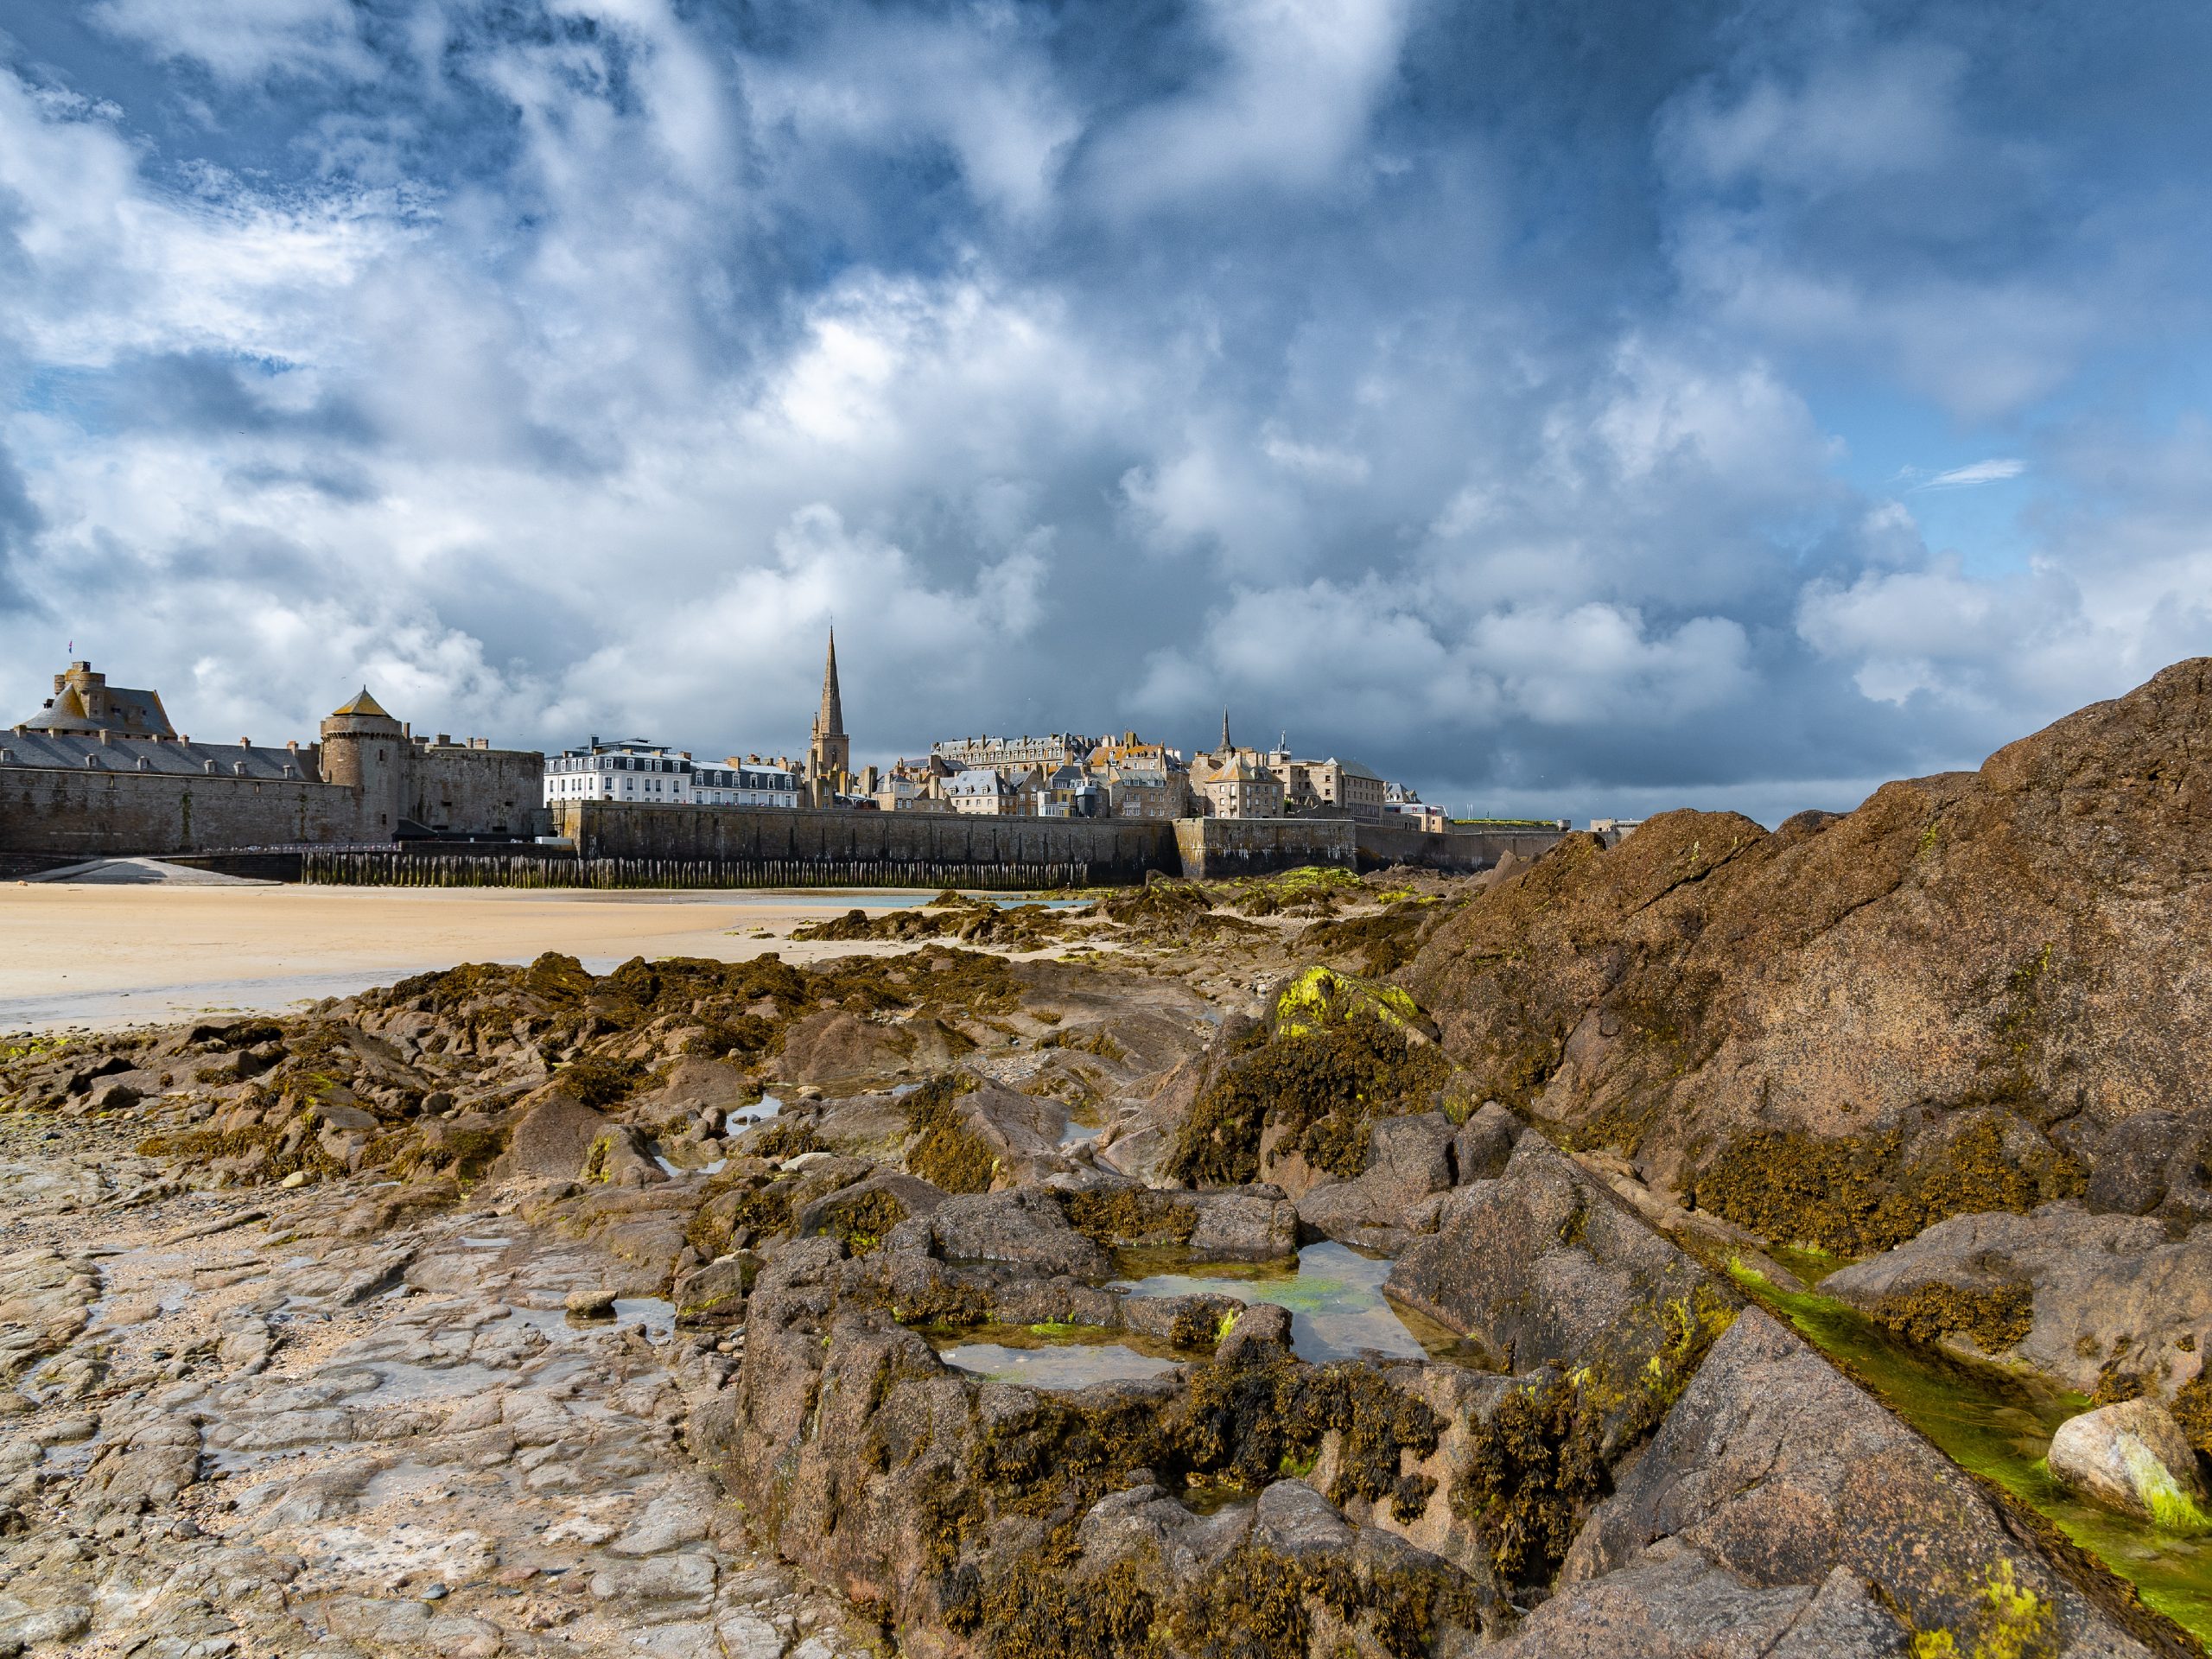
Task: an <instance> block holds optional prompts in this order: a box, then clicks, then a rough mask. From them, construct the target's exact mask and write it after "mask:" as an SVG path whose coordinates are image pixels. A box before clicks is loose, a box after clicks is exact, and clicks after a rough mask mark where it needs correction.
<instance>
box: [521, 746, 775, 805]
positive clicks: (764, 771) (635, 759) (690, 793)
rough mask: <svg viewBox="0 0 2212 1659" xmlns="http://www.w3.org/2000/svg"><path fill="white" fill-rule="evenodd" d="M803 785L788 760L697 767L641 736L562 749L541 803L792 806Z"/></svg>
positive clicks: (681, 753)
mask: <svg viewBox="0 0 2212 1659" xmlns="http://www.w3.org/2000/svg"><path fill="white" fill-rule="evenodd" d="M802 787H803V785H802V784H801V781H800V779H799V776H798V772H797V770H796V769H795V768H794V767H792V766H791V764H790V763H789V762H788V761H777V762H763V761H761V760H760V759H759V758H758V757H757V756H756V757H753V758H751V759H748V760H738V759H736V758H735V757H734V756H733V757H732V758H731V759H729V760H727V761H725V762H724V763H723V764H721V765H720V766H714V765H702V764H700V763H699V762H697V761H695V760H693V759H692V758H691V752H690V750H689V749H671V748H669V747H665V746H664V745H662V744H658V743H651V742H647V741H645V739H644V738H640V737H633V738H626V739H623V740H621V741H619V742H613V743H602V742H601V741H599V739H598V738H596V737H594V738H593V739H592V740H591V741H590V742H589V743H588V744H586V745H585V746H584V747H582V748H575V749H563V751H562V752H561V753H559V754H557V755H556V756H555V757H554V758H553V759H552V760H551V761H550V762H549V763H548V764H547V766H546V768H545V804H546V805H548V806H558V805H560V804H563V803H564V802H568V801H642V802H645V803H647V804H652V805H659V806H771V807H796V806H797V805H798V803H799V793H800V791H801V789H802Z"/></svg>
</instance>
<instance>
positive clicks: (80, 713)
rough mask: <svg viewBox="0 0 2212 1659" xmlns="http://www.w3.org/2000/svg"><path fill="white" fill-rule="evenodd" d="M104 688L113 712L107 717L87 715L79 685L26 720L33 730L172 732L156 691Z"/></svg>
mask: <svg viewBox="0 0 2212 1659" xmlns="http://www.w3.org/2000/svg"><path fill="white" fill-rule="evenodd" d="M101 690H105V692H106V693H107V701H108V707H109V709H110V710H111V713H110V714H109V715H108V716H107V718H106V719H105V720H94V719H92V717H91V716H90V715H87V714H86V712H85V702H84V699H83V698H82V697H81V696H79V695H78V693H77V688H76V687H74V686H64V687H63V688H62V689H61V691H60V695H59V696H55V697H54V698H53V699H52V701H50V702H48V704H47V706H46V707H45V708H43V709H40V710H39V711H38V713H36V714H35V715H32V716H31V717H30V718H29V720H27V721H24V722H23V723H24V724H25V725H26V726H29V728H31V729H32V730H33V731H52V730H56V729H59V730H60V731H64V732H68V731H79V732H81V731H86V730H92V731H99V729H101V728H103V727H105V728H106V729H107V730H109V731H111V732H114V733H117V734H125V733H128V734H132V735H134V736H146V735H149V734H153V733H156V732H158V733H160V734H162V736H164V737H166V736H168V735H169V734H170V733H171V730H172V728H171V727H170V725H169V717H168V714H167V713H166V712H165V711H164V710H163V709H162V700H161V698H160V696H157V695H156V693H154V692H151V691H134V690H130V689H129V688H127V687H124V686H120V685H110V686H104V687H102V688H101Z"/></svg>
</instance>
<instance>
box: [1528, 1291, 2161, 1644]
mask: <svg viewBox="0 0 2212 1659" xmlns="http://www.w3.org/2000/svg"><path fill="white" fill-rule="evenodd" d="M1617 1483H1618V1490H1617V1491H1615V1493H1614V1495H1613V1496H1612V1497H1610V1498H1608V1499H1606V1500H1605V1503H1602V1504H1600V1505H1599V1508H1598V1509H1597V1510H1596V1511H1595V1513H1593V1514H1592V1516H1591V1517H1590V1520H1589V1522H1588V1523H1587V1524H1586V1526H1585V1527H1584V1528H1583V1529H1582V1531H1581V1533H1580V1535H1579V1536H1578V1537H1577V1538H1576V1539H1575V1541H1574V1545H1573V1548H1572V1549H1571V1550H1570V1551H1569V1552H1568V1554H1567V1562H1566V1566H1565V1568H1564V1570H1563V1573H1562V1577H1563V1579H1564V1580H1565V1581H1566V1583H1567V1584H1568V1585H1580V1584H1583V1583H1587V1582H1592V1581H1595V1582H1598V1583H1602V1582H1604V1581H1605V1579H1606V1578H1607V1577H1608V1576H1609V1575H1611V1574H1612V1573H1618V1572H1620V1571H1621V1570H1623V1569H1624V1568H1628V1567H1633V1566H1634V1565H1636V1564H1637V1562H1638V1561H1640V1560H1644V1559H1646V1552H1647V1551H1649V1549H1650V1548H1651V1547H1652V1546H1653V1545H1655V1544H1659V1543H1662V1541H1669V1540H1671V1541H1675V1542H1676V1543H1677V1544H1678V1545H1679V1546H1681V1547H1683V1548H1688V1549H1691V1550H1694V1551H1695V1552H1697V1554H1699V1556H1700V1557H1701V1558H1702V1559H1703V1560H1706V1561H1708V1562H1710V1563H1712V1565H1713V1567H1718V1568H1720V1569H1723V1570H1725V1571H1726V1572H1728V1573H1732V1574H1734V1575H1735V1576H1736V1577H1737V1578H1738V1580H1742V1581H1743V1582H1744V1583H1745V1584H1746V1585H1749V1586H1758V1587H1771V1586H1784V1585H1798V1586H1803V1585H1815V1584H1821V1583H1822V1582H1824V1581H1825V1580H1827V1577H1828V1576H1829V1574H1831V1573H1833V1572H1834V1570H1835V1569H1836V1568H1838V1567H1843V1568H1845V1569H1847V1571H1848V1572H1849V1573H1851V1574H1852V1575H1853V1577H1855V1578H1857V1579H1859V1580H1864V1581H1866V1582H1867V1583H1870V1584H1872V1586H1874V1592H1875V1594H1876V1597H1877V1598H1878V1599H1879V1601H1880V1602H1881V1603H1882V1605H1885V1606H1886V1607H1888V1608H1890V1609H1891V1610H1892V1611H1894V1612H1895V1613H1896V1614H1897V1617H1898V1618H1901V1619H1902V1620H1904V1622H1905V1623H1906V1624H1908V1625H1909V1626H1910V1629H1911V1630H1912V1631H1913V1632H1915V1633H1916V1635H1919V1636H1921V1637H1922V1638H1923V1642H1925V1643H1929V1645H1928V1648H1927V1650H1928V1651H1930V1652H1934V1651H1937V1650H1938V1649H1936V1647H1935V1646H1934V1645H1933V1643H1934V1642H1935V1640H1936V1636H1937V1633H1939V1632H1942V1633H1948V1636H1949V1637H1950V1638H1951V1640H1952V1643H1953V1645H1952V1647H1950V1648H1948V1649H1942V1651H1954V1652H1956V1653H1959V1654H1970V1653H1975V1652H1981V1653H2003V1652H2017V1653H2031V1652H2037V1653H2050V1654H2052V1655H2081V1656H2088V1655H2090V1654H2098V1655H2122V1654H2127V1655H2134V1654H2146V1653H2148V1652H2150V1651H2152V1649H2149V1648H2146V1647H2145V1646H2144V1645H2143V1644H2142V1643H2140V1642H2139V1641H2138V1640H2137V1639H2135V1637H2133V1636H2132V1635H2131V1634H2130V1633H2129V1631H2128V1630H2126V1629H2125V1628H2124V1627H2123V1625H2122V1624H2121V1623H2120V1619H2121V1618H2126V1617H2130V1615H2127V1614H2126V1612H2125V1611H2124V1610H2122V1609H2121V1608H2120V1605H2119V1603H2118V1599H2117V1597H2114V1598H2113V1602H2112V1605H2109V1606H2107V1605H2101V1604H2100V1601H2099V1600H2096V1599H2092V1596H2091V1595H2090V1594H2089V1593H2088V1590H2087V1589H2085V1586H2088V1587H2089V1588H2096V1587H2097V1586H2096V1585H2095V1581H2094V1580H2088V1579H2086V1578H2085V1579H2084V1580H2082V1581H2081V1582H2077V1581H2076V1580H2075V1578H2074V1577H2072V1576H2070V1575H2069V1572H2068V1571H2067V1570H2063V1569H2062V1567H2060V1565H2059V1564H2058V1563H2057V1561H2056V1560H2055V1559H2054V1558H2053V1557H2051V1556H2050V1555H2048V1554H2045V1553H2044V1550H2043V1549H2042V1548H2039V1547H2038V1546H2037V1544H2036V1543H2034V1542H2033V1541H2032V1540H2033V1539H2034V1538H2035V1536H2036V1532H2035V1530H2034V1529H2033V1528H2032V1527H2031V1526H2029V1525H2027V1524H2025V1523H2024V1522H2023V1521H2022V1520H2021V1519H2019V1518H2018V1517H2017V1516H2014V1515H2012V1514H2011V1513H2010V1512H2009V1511H2007V1510H2004V1509H2001V1508H2000V1507H1999V1505H2000V1503H2001V1502H2002V1500H2000V1499H1999V1498H1998V1497H1995V1496H1993V1492H1992V1490H1991V1489H1988V1488H1985V1487H1983V1486H1982V1485H1980V1484H1978V1483H1977V1482H1975V1481H1974V1479H1973V1478H1972V1477H1970V1476H1968V1475H1967V1474H1966V1473H1964V1472H1963V1471H1961V1470H1960V1469H1959V1468H1958V1467H1957V1466H1956V1465H1954V1464H1953V1463H1952V1462H1951V1461H1950V1460H1949V1459H1947V1458H1945V1457H1944V1456H1943V1455H1942V1453H1941V1452H1937V1451H1936V1449H1935V1448H1934V1447H1933V1446H1929V1444H1928V1442H1927V1441H1925V1440H1922V1439H1921V1438H1920V1437H1919V1436H1918V1435H1917V1434H1916V1433H1913V1432H1912V1431H1911V1430H1910V1429H1909V1428H1907V1427H1905V1426H1904V1424H1902V1423H1900V1422H1899V1421H1897V1419H1896V1418H1894V1417H1892V1416H1891V1415H1890V1414H1889V1413H1888V1412H1886V1411H1885V1410H1884V1409H1883V1408H1881V1407H1880V1406H1879V1405H1878V1404H1876V1403H1875V1402H1874V1401H1873V1400H1872V1398H1870V1397H1869V1396H1868V1395H1866V1394H1865V1393H1863V1392H1862V1391H1861V1390H1860V1389H1858V1388H1857V1387H1855V1386H1854V1385H1853V1384H1852V1383H1849V1382H1847V1381H1846V1380H1845V1379H1844V1378H1843V1377H1842V1376H1840V1375H1839V1374H1838V1373H1837V1372H1836V1370H1834V1368H1833V1367H1832V1366H1830V1365H1829V1364H1828V1363H1827V1362H1826V1361H1825V1360H1823V1359H1821V1357H1819V1356H1818V1355H1816V1354H1815V1353H1814V1352H1813V1351H1812V1350H1810V1349H1809V1348H1808V1347H1807V1346H1806V1345H1805V1344H1803V1343H1802V1342H1801V1341H1800V1340H1798V1338H1796V1337H1795V1336H1794V1335H1792V1334H1790V1333H1789V1332H1787V1331H1785V1330H1783V1327H1782V1326H1780V1325H1777V1323H1776V1322H1775V1321H1774V1320H1773V1319H1770V1318H1769V1317H1768V1316H1767V1315H1766V1314H1765V1313H1764V1312H1762V1311H1760V1310H1758V1309H1756V1308H1753V1309H1751V1310H1748V1311H1746V1312H1745V1313H1744V1315H1743V1316H1742V1317H1741V1318H1740V1319H1738V1320H1737V1321H1736V1323H1735V1325H1733V1326H1732V1328H1731V1329H1730V1330H1729V1332H1727V1334H1726V1335H1725V1336H1723V1337H1722V1338H1720V1339H1719V1341H1718V1342H1717V1343H1715V1344H1713V1351H1712V1352H1711V1354H1710V1355H1708V1356H1707V1359H1706V1362H1705V1363H1704V1365H1703V1366H1702V1367H1701V1368H1700V1370H1699V1371H1698V1374H1697V1376H1695V1377H1694V1378H1693V1379H1692V1381H1691V1382H1690V1384H1689V1386H1688V1389H1685V1390H1684V1391H1683V1393H1682V1395H1681V1399H1680V1400H1679V1401H1677V1402H1675V1406H1674V1408H1673V1409H1672V1410H1671V1411H1670V1412H1669V1413H1668V1414H1667V1418H1666V1421H1664V1422H1663V1423H1662V1425H1661V1426H1660V1427H1659V1430H1658V1433H1656V1435H1654V1436H1653V1438H1652V1440H1651V1443H1650V1444H1649V1446H1646V1447H1645V1448H1644V1450H1643V1452H1642V1453H1641V1454H1640V1455H1639V1456H1637V1458H1636V1459H1634V1460H1633V1461H1631V1462H1630V1463H1629V1464H1627V1465H1624V1467H1623V1468H1622V1469H1621V1470H1620V1471H1618V1476H1617ZM2101 1593H2105V1592H2101ZM2160 1639H2161V1643H2162V1645H2163V1640H2164V1639H2163V1638H2160ZM2008 1644H2009V1645H2008Z"/></svg>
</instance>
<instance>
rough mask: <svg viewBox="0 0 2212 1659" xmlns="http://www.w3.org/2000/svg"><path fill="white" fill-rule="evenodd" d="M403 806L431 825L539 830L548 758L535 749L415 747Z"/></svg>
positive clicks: (500, 831) (544, 819) (524, 832)
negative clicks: (546, 760)
mask: <svg viewBox="0 0 2212 1659" xmlns="http://www.w3.org/2000/svg"><path fill="white" fill-rule="evenodd" d="M404 788H405V790H406V794H405V796H404V798H403V801H404V804H403V805H402V807H401V810H402V811H403V812H404V813H405V815H406V816H407V817H410V818H412V819H413V820H414V821H415V822H416V823H419V824H422V825H423V826H425V827H426V828H428V829H439V830H456V831H462V832H470V831H473V832H474V833H477V834H480V835H482V834H489V835H517V836H529V835H537V834H539V833H541V832H542V831H543V829H544V826H545V825H546V823H549V822H550V815H549V814H548V813H547V812H546V811H545V809H544V805H543V797H544V793H545V757H544V756H543V755H542V754H540V753H537V751H536V750H534V749H469V748H463V747H461V746H459V745H458V744H454V745H446V746H438V747H428V748H423V747H417V748H414V749H413V750H412V751H411V753H410V759H409V761H408V775H407V778H406V783H405V785H404Z"/></svg>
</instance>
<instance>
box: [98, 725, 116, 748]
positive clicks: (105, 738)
mask: <svg viewBox="0 0 2212 1659" xmlns="http://www.w3.org/2000/svg"><path fill="white" fill-rule="evenodd" d="M114 741H115V734H114V733H113V732H111V731H109V730H107V729H106V728H101V731H100V747H102V748H105V747H107V746H108V745H109V744H111V743H112V742H114Z"/></svg>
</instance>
